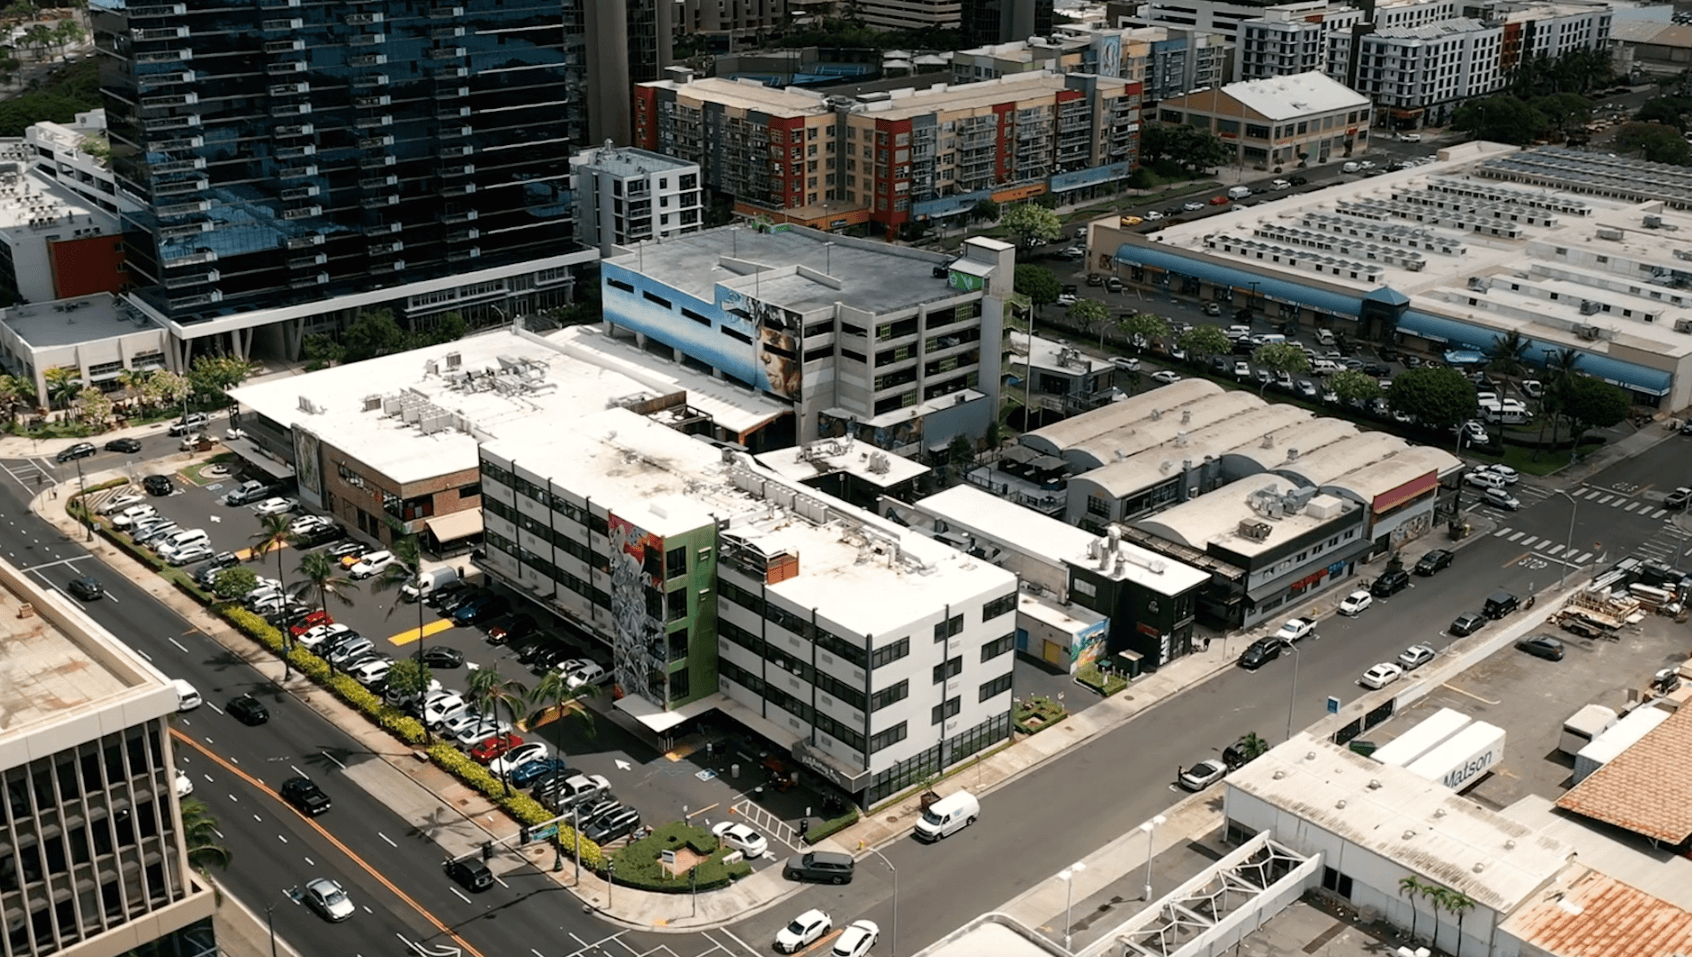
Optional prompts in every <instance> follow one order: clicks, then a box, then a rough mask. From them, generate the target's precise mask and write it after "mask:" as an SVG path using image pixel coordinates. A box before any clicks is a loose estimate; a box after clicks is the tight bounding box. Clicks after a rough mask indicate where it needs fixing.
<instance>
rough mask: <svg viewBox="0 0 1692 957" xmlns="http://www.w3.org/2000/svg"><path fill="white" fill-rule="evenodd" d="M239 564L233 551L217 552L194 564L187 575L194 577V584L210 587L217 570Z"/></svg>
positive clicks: (239, 561) (215, 577)
mask: <svg viewBox="0 0 1692 957" xmlns="http://www.w3.org/2000/svg"><path fill="white" fill-rule="evenodd" d="M239 564H241V560H240V559H239V558H236V557H235V553H234V552H217V553H216V554H214V555H212V557H210V558H208V559H206V560H205V562H203V563H202V564H199V565H196V566H195V567H194V570H193V571H191V572H189V573H188V577H190V578H192V579H194V582H195V584H198V585H199V586H201V587H202V588H210V587H211V585H212V582H214V581H216V580H217V574H218V572H221V571H223V570H224V569H225V568H233V567H234V566H236V565H239Z"/></svg>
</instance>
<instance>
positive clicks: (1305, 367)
mask: <svg viewBox="0 0 1692 957" xmlns="http://www.w3.org/2000/svg"><path fill="white" fill-rule="evenodd" d="M1251 362H1252V365H1256V366H1261V367H1263V368H1265V369H1269V370H1270V371H1273V372H1285V373H1286V374H1287V375H1303V374H1304V373H1306V372H1309V371H1310V357H1309V356H1308V355H1306V354H1305V352H1304V350H1303V349H1300V348H1299V347H1298V346H1295V345H1293V344H1292V343H1290V342H1275V343H1271V344H1269V345H1266V346H1262V347H1260V348H1259V349H1258V350H1257V351H1256V352H1254V353H1252V354H1251Z"/></svg>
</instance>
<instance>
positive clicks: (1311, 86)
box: [1222, 71, 1369, 120]
mask: <svg viewBox="0 0 1692 957" xmlns="http://www.w3.org/2000/svg"><path fill="white" fill-rule="evenodd" d="M1222 92H1223V93H1224V94H1226V95H1228V96H1231V97H1233V98H1234V99H1235V100H1237V101H1239V103H1240V105H1241V106H1244V107H1246V108H1247V109H1249V110H1252V111H1253V112H1256V113H1258V114H1259V115H1261V116H1263V117H1265V118H1267V119H1271V120H1291V119H1297V118H1298V117H1301V116H1310V115H1312V114H1321V113H1332V112H1334V111H1336V110H1354V109H1364V108H1367V107H1368V105H1369V98H1368V97H1366V96H1364V95H1363V94H1361V93H1358V92H1357V91H1355V90H1353V89H1351V88H1350V87H1348V86H1346V85H1345V84H1344V83H1340V82H1339V81H1337V80H1332V79H1329V78H1328V76H1327V75H1326V74H1323V73H1318V72H1315V71H1312V72H1309V73H1295V74H1293V75H1291V76H1275V77H1264V78H1263V79H1259V80H1246V81H1244V82H1241V83H1229V84H1226V85H1224V86H1223V87H1222Z"/></svg>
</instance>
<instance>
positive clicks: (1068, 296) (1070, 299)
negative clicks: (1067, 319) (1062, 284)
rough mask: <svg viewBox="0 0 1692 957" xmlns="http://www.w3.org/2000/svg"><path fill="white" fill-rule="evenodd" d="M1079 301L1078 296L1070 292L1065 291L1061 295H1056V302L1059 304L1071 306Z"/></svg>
mask: <svg viewBox="0 0 1692 957" xmlns="http://www.w3.org/2000/svg"><path fill="white" fill-rule="evenodd" d="M1079 301H1080V297H1078V296H1076V295H1075V294H1074V293H1072V292H1066V293H1064V294H1063V295H1061V296H1058V297H1057V304H1058V305H1060V306H1073V305H1075V304H1076V303H1077V302H1079Z"/></svg>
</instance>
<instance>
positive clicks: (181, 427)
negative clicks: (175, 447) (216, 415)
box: [170, 412, 211, 435]
mask: <svg viewBox="0 0 1692 957" xmlns="http://www.w3.org/2000/svg"><path fill="white" fill-rule="evenodd" d="M210 421H211V417H210V416H208V415H206V414H205V413H204V412H190V413H188V414H187V415H186V416H184V417H182V418H180V419H177V420H176V421H175V422H172V423H171V424H170V434H171V435H187V434H188V433H190V432H193V431H196V430H198V429H201V428H203V427H204V426H205V424H206V423H207V422H210Z"/></svg>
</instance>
